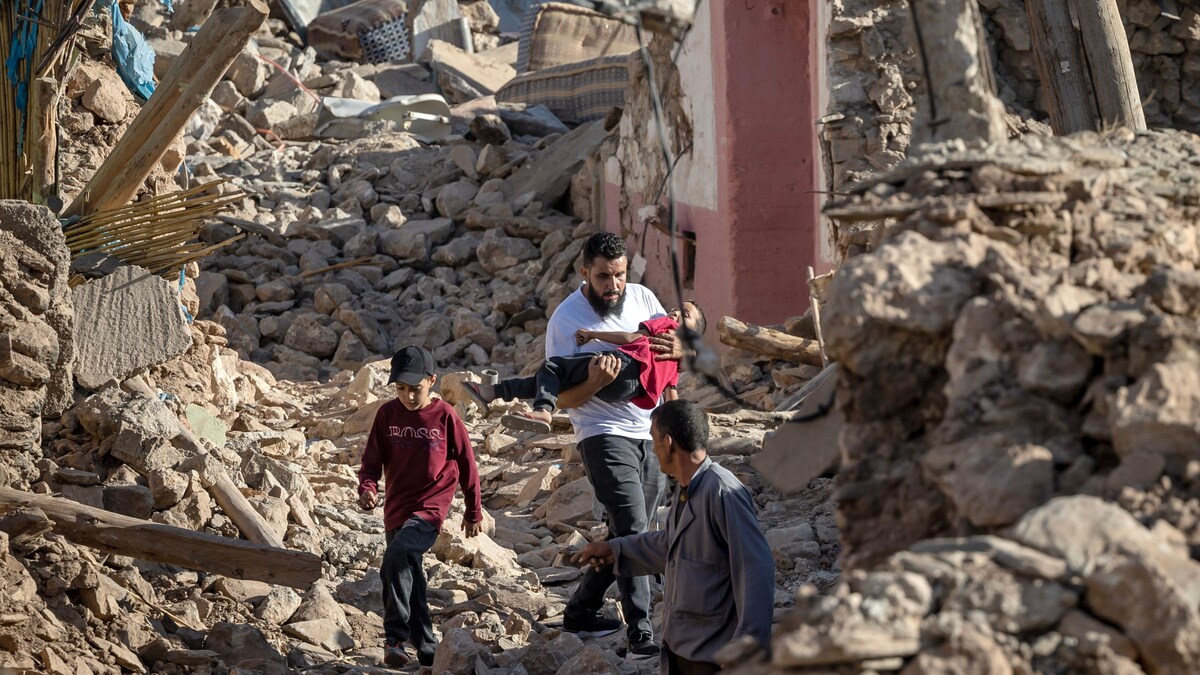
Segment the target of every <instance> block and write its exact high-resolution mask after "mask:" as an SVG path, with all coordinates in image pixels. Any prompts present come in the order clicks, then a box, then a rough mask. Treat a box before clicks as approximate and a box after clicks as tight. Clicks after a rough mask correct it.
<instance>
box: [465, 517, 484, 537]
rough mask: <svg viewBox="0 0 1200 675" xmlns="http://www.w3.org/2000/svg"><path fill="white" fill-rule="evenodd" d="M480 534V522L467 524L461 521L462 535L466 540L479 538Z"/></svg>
mask: <svg viewBox="0 0 1200 675" xmlns="http://www.w3.org/2000/svg"><path fill="white" fill-rule="evenodd" d="M480 532H483V521H482V520H481V521H479V522H478V523H469V522H467V521H465V520H464V521H463V534H464V535H466V536H467V538H468V539H470V538H471V537H477V536H479V533H480Z"/></svg>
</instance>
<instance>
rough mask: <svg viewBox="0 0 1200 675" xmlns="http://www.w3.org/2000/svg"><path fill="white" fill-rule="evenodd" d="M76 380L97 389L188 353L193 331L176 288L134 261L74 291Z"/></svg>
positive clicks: (88, 387)
mask: <svg viewBox="0 0 1200 675" xmlns="http://www.w3.org/2000/svg"><path fill="white" fill-rule="evenodd" d="M73 298H74V303H75V322H76V323H75V325H76V326H77V330H76V333H75V349H76V351H77V354H78V363H77V364H76V367H75V379H76V381H77V382H79V385H80V386H81V387H84V388H87V389H98V388H100V387H101V386H102V385H104V384H105V383H106V382H109V381H111V380H114V379H115V380H123V379H125V378H126V377H129V376H130V375H132V374H134V373H135V372H137V371H138V370H140V369H142V368H146V367H148V366H152V365H156V364H159V363H162V362H164V361H166V360H168V359H171V358H174V357H175V356H178V355H180V354H182V353H183V352H185V351H187V350H188V349H189V348H190V347H191V346H192V335H191V332H190V331H189V330H188V325H187V320H186V319H185V318H184V317H183V313H182V311H181V310H180V307H179V296H178V294H177V293H176V292H175V289H173V288H172V287H171V285H170V284H169V283H167V282H166V281H165V280H163V279H162V278H160V277H158V276H155V275H153V274H151V273H150V272H149V271H147V270H145V269H142V268H140V267H136V266H133V265H129V266H125V267H122V268H120V269H118V270H117V271H115V272H113V273H112V274H110V275H109V276H107V277H105V278H103V279H98V280H95V281H89V282H88V283H86V284H83V285H82V286H78V287H76V288H75V289H74V292H73Z"/></svg>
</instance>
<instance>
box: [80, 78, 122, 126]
mask: <svg viewBox="0 0 1200 675" xmlns="http://www.w3.org/2000/svg"><path fill="white" fill-rule="evenodd" d="M102 72H103V75H101V77H98V78H97V79H95V80H94V81H93V82H92V83H91V85H90V86H88V88H87V91H85V92H84V93H83V101H82V102H83V107H85V108H87V109H88V110H91V111H92V112H93V113H96V115H97V116H98V117H100V119H102V120H104V121H105V122H108V123H109V124H119V123H121V122H123V121H125V117H126V116H128V115H129V104H128V103H126V101H125V95H126V94H125V85H124V83H122V82H121V80H120V79H119V78H118V77H117V74H116V73H114V72H112V71H109V70H104V71H102Z"/></svg>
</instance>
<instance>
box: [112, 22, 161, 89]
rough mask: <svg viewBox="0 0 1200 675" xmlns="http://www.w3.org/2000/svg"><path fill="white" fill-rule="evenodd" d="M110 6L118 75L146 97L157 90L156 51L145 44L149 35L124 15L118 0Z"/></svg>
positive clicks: (113, 56)
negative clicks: (155, 77)
mask: <svg viewBox="0 0 1200 675" xmlns="http://www.w3.org/2000/svg"><path fill="white" fill-rule="evenodd" d="M108 8H109V9H110V10H111V11H112V22H113V36H112V58H113V62H115V63H116V64H117V74H118V75H120V76H121V79H122V80H123V81H124V82H125V86H127V87H129V91H132V92H133V94H134V95H135V96H138V97H140V98H141V99H142V100H147V99H149V98H150V95H151V94H153V93H154V50H153V49H151V48H150V45H148V44H146V38H144V37H142V34H141V33H139V32H138V31H137V29H136V28H134V27H133V26H131V25H129V23H128V22H126V21H125V19H124V17H122V16H121V10H120V9H119V8H118V7H117V0H111V2H109V3H108Z"/></svg>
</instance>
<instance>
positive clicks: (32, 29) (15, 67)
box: [4, 0, 42, 152]
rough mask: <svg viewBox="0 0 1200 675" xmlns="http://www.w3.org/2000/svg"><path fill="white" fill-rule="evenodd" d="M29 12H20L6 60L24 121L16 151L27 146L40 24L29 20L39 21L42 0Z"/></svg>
mask: <svg viewBox="0 0 1200 675" xmlns="http://www.w3.org/2000/svg"><path fill="white" fill-rule="evenodd" d="M27 9H28V11H27V12H25V13H21V14H20V15H19V17H18V19H17V25H16V28H14V29H13V34H12V48H11V49H10V50H9V52H8V54H7V55H6V57H5V60H4V67H5V70H6V71H7V73H8V81H9V84H11V85H12V87H13V89H14V90H16V96H15V102H16V104H17V112H18V113H19V114H20V116H21V122H20V123H19V124H18V125H17V126H18V128H17V129H15V130H14V133H16V135H17V152H20V151H21V147H22V146H23V145H24V144H25V124H24V122H25V112H26V106H27V105H28V103H29V80H30V79H31V76H32V73H33V50H34V49H36V48H37V34H38V24H37V22H36V21H31V20H30V18H34V19H36V18H38V17H39V16H41V13H42V0H35V2H31V3H29V5H28V8H27Z"/></svg>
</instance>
